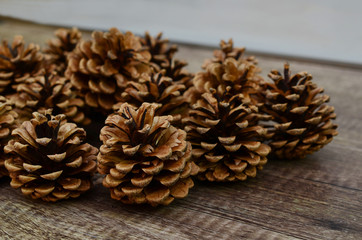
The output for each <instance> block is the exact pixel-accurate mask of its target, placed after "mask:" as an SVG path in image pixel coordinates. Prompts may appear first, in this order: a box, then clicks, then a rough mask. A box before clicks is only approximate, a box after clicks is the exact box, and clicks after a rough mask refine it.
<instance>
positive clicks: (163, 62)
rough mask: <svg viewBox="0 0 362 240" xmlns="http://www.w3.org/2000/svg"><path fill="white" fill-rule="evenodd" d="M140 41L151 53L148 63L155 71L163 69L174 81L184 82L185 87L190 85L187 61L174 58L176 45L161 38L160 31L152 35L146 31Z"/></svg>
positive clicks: (190, 75)
mask: <svg viewBox="0 0 362 240" xmlns="http://www.w3.org/2000/svg"><path fill="white" fill-rule="evenodd" d="M141 43H142V45H143V46H145V47H146V48H147V49H148V51H149V52H150V54H151V60H150V65H151V66H152V68H153V69H154V70H155V72H159V71H161V70H165V76H167V77H170V78H172V79H173V81H174V82H176V83H181V84H185V85H186V87H191V86H192V81H191V80H192V78H193V75H192V74H190V73H189V72H187V71H186V69H185V67H186V66H187V63H186V62H185V61H182V60H179V59H175V58H174V56H175V53H176V52H177V51H178V48H177V45H171V46H169V41H168V39H164V38H162V33H159V34H158V35H157V36H156V37H152V36H151V35H150V34H149V33H148V32H146V34H145V36H144V38H142V39H141Z"/></svg>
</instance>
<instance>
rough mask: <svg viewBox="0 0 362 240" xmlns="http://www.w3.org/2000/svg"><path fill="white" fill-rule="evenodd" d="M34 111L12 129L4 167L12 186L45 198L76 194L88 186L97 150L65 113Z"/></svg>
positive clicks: (31, 194)
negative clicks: (28, 117)
mask: <svg viewBox="0 0 362 240" xmlns="http://www.w3.org/2000/svg"><path fill="white" fill-rule="evenodd" d="M50 114H51V111H46V112H45V115H43V114H41V113H38V112H34V113H33V116H34V118H33V119H31V120H30V121H25V122H23V124H22V125H21V126H20V127H19V128H17V129H15V130H14V131H13V133H12V135H13V136H15V139H13V140H10V141H9V143H8V145H7V146H6V147H5V152H6V153H9V154H11V155H12V157H11V158H9V159H8V160H6V161H5V167H6V168H7V169H8V171H9V175H10V177H11V179H12V181H11V183H10V185H11V186H12V187H13V188H21V191H22V193H23V194H25V195H29V196H30V197H32V198H33V199H37V198H41V199H42V200H45V201H57V200H60V199H67V198H70V197H72V198H75V197H78V196H79V195H80V194H82V193H83V192H85V191H87V190H89V189H90V187H91V185H92V181H91V177H92V175H93V173H94V172H95V171H96V162H95V159H96V154H97V152H98V150H97V149H96V148H94V147H93V146H91V145H89V144H87V143H83V141H84V138H85V131H84V130H83V129H81V128H78V127H77V125H76V124H74V123H67V122H66V121H65V120H64V118H65V116H64V115H57V116H52V115H50Z"/></svg>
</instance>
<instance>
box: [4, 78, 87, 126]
mask: <svg viewBox="0 0 362 240" xmlns="http://www.w3.org/2000/svg"><path fill="white" fill-rule="evenodd" d="M11 99H12V100H13V101H14V102H15V106H16V111H17V112H18V113H19V115H20V118H21V119H24V120H26V121H27V120H29V119H31V115H32V113H33V112H35V111H39V110H45V109H48V108H52V109H53V114H54V115H58V114H65V115H66V117H67V121H69V122H75V123H77V124H82V125H87V124H89V123H90V119H89V118H87V117H86V116H85V114H84V112H83V110H84V109H83V108H84V105H85V104H84V101H83V100H82V99H80V98H79V97H77V96H76V94H75V93H74V92H73V91H71V83H70V80H69V79H67V78H65V77H62V76H59V75H58V74H57V73H56V72H53V73H52V74H49V73H43V74H42V75H39V76H36V77H31V78H28V79H26V81H25V82H24V83H21V84H19V85H18V86H17V94H13V95H12V96H11Z"/></svg>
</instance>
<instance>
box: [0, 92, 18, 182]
mask: <svg viewBox="0 0 362 240" xmlns="http://www.w3.org/2000/svg"><path fill="white" fill-rule="evenodd" d="M12 105H13V104H12V103H11V102H10V101H9V100H7V99H6V98H5V97H3V96H0V177H2V176H7V175H8V171H7V170H6V168H5V166H4V163H5V160H6V158H7V157H8V156H6V154H5V152H4V146H5V145H6V144H7V143H8V141H9V140H10V138H11V131H12V130H13V129H14V128H15V127H16V122H15V120H16V118H17V116H18V114H17V113H16V112H14V111H13V110H12Z"/></svg>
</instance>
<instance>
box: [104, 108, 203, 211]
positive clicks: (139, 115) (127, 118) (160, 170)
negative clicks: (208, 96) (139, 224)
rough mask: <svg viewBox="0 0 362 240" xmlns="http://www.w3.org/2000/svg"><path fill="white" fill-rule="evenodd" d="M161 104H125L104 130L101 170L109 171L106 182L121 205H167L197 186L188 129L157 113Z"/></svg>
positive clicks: (169, 117) (110, 118)
mask: <svg viewBox="0 0 362 240" xmlns="http://www.w3.org/2000/svg"><path fill="white" fill-rule="evenodd" d="M157 107H158V105H157V104H154V103H153V104H150V103H144V104H142V105H141V107H140V108H139V109H136V108H134V107H133V106H131V105H129V104H127V103H124V104H122V105H121V106H120V109H119V111H118V112H116V113H114V114H112V115H110V116H109V117H108V118H107V120H106V126H105V127H103V129H102V131H101V136H100V138H101V140H102V141H103V145H102V146H101V148H100V153H99V154H98V172H99V173H101V174H107V175H106V177H105V178H104V180H103V185H104V186H105V187H107V188H110V190H111V197H112V198H114V199H117V200H120V201H122V202H123V203H128V204H132V203H136V204H141V203H149V204H151V205H153V206H156V205H159V204H162V205H168V204H170V203H171V202H172V201H173V200H174V198H184V197H186V196H187V194H188V191H189V189H190V188H191V187H192V186H193V181H192V180H191V178H190V175H191V174H196V172H197V167H196V166H195V165H194V164H193V163H192V162H191V161H190V157H191V144H190V143H189V142H187V141H186V133H185V132H184V131H183V130H181V129H177V128H175V127H173V126H172V125H170V120H171V119H172V117H171V116H155V112H156V109H157Z"/></svg>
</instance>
